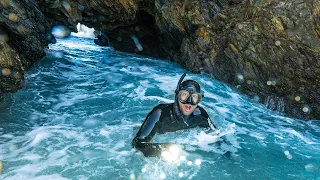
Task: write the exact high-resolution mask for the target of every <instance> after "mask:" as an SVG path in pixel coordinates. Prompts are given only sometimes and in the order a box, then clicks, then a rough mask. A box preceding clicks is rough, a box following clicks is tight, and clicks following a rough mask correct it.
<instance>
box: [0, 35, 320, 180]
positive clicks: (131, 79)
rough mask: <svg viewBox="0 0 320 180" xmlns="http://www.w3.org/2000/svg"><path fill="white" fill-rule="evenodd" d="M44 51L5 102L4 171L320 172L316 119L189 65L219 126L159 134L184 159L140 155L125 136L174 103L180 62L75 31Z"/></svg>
mask: <svg viewBox="0 0 320 180" xmlns="http://www.w3.org/2000/svg"><path fill="white" fill-rule="evenodd" d="M47 52H48V55H47V57H46V58H44V59H43V60H41V61H40V62H39V63H37V64H36V65H35V66H34V67H33V68H32V69H31V70H30V71H29V72H28V73H27V77H26V79H27V81H26V85H25V88H24V89H22V90H20V91H19V92H17V93H15V94H13V95H7V96H6V97H5V103H4V104H1V108H2V109H1V114H0V117H1V118H0V124H1V125H0V161H1V162H2V166H3V169H2V175H0V179H130V178H131V179H139V178H142V179H213V178H218V179H317V178H319V177H320V173H319V169H320V164H319V162H320V145H319V144H320V140H319V137H320V132H319V122H318V121H308V122H302V121H298V120H294V119H291V118H286V117H283V116H281V115H279V114H277V113H275V112H272V111H269V110H268V109H266V108H265V107H264V106H263V105H260V104H255V103H252V102H251V101H250V100H248V99H247V98H246V97H244V96H242V95H239V94H237V93H236V92H235V91H233V90H232V89H231V88H230V87H228V86H227V85H225V84H222V83H220V82H218V81H215V80H212V79H209V78H208V77H205V76H203V75H195V74H190V73H189V74H188V75H187V78H192V79H195V80H196V81H198V82H199V83H200V85H201V86H202V90H203V92H204V93H205V98H204V101H203V102H202V104H201V105H202V106H203V107H204V108H205V109H206V110H207V111H208V113H209V115H210V116H211V119H213V121H214V122H215V124H216V125H217V126H218V127H219V128H220V131H219V132H218V131H216V132H214V133H211V134H206V133H204V132H203V131H202V130H201V129H194V130H190V131H179V132H176V133H167V134H164V135H162V136H156V137H155V140H156V141H162V142H169V141H170V142H176V143H179V144H185V145H186V146H187V152H185V154H183V156H184V157H185V159H184V158H182V159H181V160H180V161H181V162H179V163H178V164H170V163H167V162H164V161H161V160H159V159H156V158H145V157H143V156H142V155H141V154H140V153H137V152H136V151H135V150H134V149H132V148H131V139H132V138H133V136H134V135H135V133H136V132H137V130H138V128H139V126H140V125H141V123H142V121H143V119H144V117H145V116H146V114H147V113H148V112H149V111H150V110H151V109H152V108H153V107H154V106H155V105H156V104H158V103H170V102H172V99H173V98H174V95H173V92H174V89H175V87H176V83H177V81H178V80H179V78H180V75H181V74H182V73H183V72H185V70H183V69H181V68H180V67H179V66H178V65H176V64H172V63H169V62H164V61H159V60H155V59H150V58H144V57H139V56H134V55H129V54H125V53H119V52H116V51H114V50H112V49H111V48H108V47H98V46H96V45H94V44H93V43H91V42H90V40H88V39H82V38H76V37H70V38H68V39H64V40H59V41H58V43H57V44H55V45H51V46H50V50H48V51H47ZM56 54H58V56H56ZM223 139H224V141H225V142H226V143H223V142H222V140H223ZM216 142H220V143H221V144H220V145H219V143H216ZM226 152H228V153H226ZM230 152H231V153H230Z"/></svg>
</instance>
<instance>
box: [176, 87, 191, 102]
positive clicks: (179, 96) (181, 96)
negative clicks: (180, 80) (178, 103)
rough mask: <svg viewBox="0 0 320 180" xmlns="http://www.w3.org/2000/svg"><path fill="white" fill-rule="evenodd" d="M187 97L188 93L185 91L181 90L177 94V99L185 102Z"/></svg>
mask: <svg viewBox="0 0 320 180" xmlns="http://www.w3.org/2000/svg"><path fill="white" fill-rule="evenodd" d="M189 96H190V93H189V92H188V91H185V90H181V91H180V92H179V94H178V98H179V99H181V100H182V101H185V100H187V99H188V97H189Z"/></svg>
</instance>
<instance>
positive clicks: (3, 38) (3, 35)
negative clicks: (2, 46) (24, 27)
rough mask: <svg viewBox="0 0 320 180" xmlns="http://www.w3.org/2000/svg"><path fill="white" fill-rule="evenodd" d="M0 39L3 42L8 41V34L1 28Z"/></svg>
mask: <svg viewBox="0 0 320 180" xmlns="http://www.w3.org/2000/svg"><path fill="white" fill-rule="evenodd" d="M0 41H3V42H8V41H9V36H8V35H7V34H6V33H5V32H2V31H1V30H0Z"/></svg>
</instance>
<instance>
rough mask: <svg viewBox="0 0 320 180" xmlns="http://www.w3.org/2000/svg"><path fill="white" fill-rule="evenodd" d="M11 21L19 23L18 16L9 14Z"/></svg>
mask: <svg viewBox="0 0 320 180" xmlns="http://www.w3.org/2000/svg"><path fill="white" fill-rule="evenodd" d="M9 19H10V21H13V22H17V21H18V15H16V14H15V13H10V14H9Z"/></svg>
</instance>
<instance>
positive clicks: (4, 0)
mask: <svg viewBox="0 0 320 180" xmlns="http://www.w3.org/2000/svg"><path fill="white" fill-rule="evenodd" d="M10 1H11V0H0V4H1V5H2V7H4V8H7V7H8V6H9V5H10V4H11V2H10Z"/></svg>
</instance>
